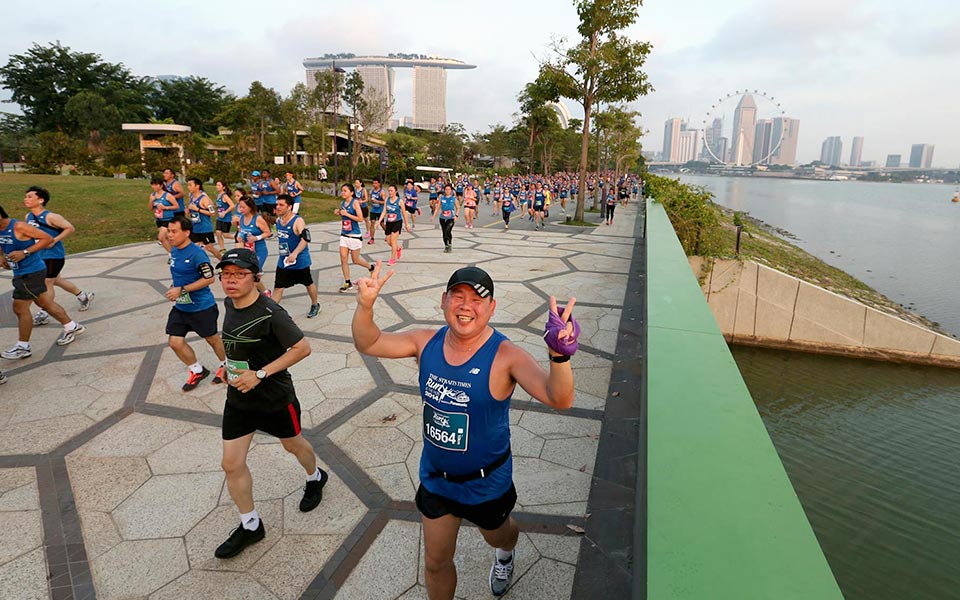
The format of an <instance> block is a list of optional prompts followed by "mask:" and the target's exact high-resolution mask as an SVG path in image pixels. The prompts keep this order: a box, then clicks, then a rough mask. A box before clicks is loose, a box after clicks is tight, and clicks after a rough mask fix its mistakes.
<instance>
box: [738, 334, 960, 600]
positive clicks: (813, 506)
mask: <svg viewBox="0 0 960 600" xmlns="http://www.w3.org/2000/svg"><path fill="white" fill-rule="evenodd" d="M734 356H735V358H736V360H737V363H738V365H739V366H740V370H741V372H742V373H743V376H744V380H745V381H746V382H747V386H748V387H749V388H750V392H751V394H752V395H753V397H754V400H755V402H756V405H757V408H758V410H759V411H760V414H761V416H762V417H763V420H764V423H765V425H766V427H767V430H768V432H769V433H770V436H771V438H772V439H773V442H774V444H775V446H776V448H777V451H778V452H779V454H780V458H781V460H782V461H783V464H784V466H785V467H786V470H787V473H788V474H789V476H790V479H791V481H792V482H793V485H794V488H795V489H796V491H797V495H798V496H799V498H800V501H801V503H802V504H803V507H804V509H805V511H806V513H807V516H808V518H809V519H810V522H811V524H812V525H813V528H814V531H815V532H816V534H817V538H818V539H819V540H820V544H821V546H822V547H823V550H824V553H825V554H826V556H827V560H828V561H829V563H830V566H831V568H832V569H833V572H834V574H835V575H836V577H837V581H838V582H839V583H840V587H841V589H842V590H843V593H844V595H845V597H846V598H847V599H848V600H857V599H864V600H867V599H869V600H886V599H890V600H894V599H895V600H902V599H913V598H918V599H919V598H922V599H940V598H942V599H944V600H946V599H948V598H950V599H955V598H958V597H960V467H958V465H960V373H958V372H957V371H952V370H945V369H936V368H931V367H920V366H907V365H893V364H888V363H880V362H872V361H860V360H854V359H844V358H835V357H821V356H813V355H806V354H798V353H790V352H780V351H771V350H760V349H753V348H735V349H734Z"/></svg>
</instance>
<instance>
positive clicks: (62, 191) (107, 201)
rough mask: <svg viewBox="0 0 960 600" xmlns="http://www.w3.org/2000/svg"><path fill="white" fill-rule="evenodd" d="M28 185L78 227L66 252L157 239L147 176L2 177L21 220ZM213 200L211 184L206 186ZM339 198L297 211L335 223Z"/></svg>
mask: <svg viewBox="0 0 960 600" xmlns="http://www.w3.org/2000/svg"><path fill="white" fill-rule="evenodd" d="M31 185H39V186H41V187H44V188H46V189H48V190H49V191H50V203H49V208H50V210H51V211H53V212H55V213H59V214H61V215H63V216H64V218H66V219H67V220H68V221H70V222H71V223H72V224H73V225H74V227H76V228H77V231H76V233H74V234H73V235H72V236H70V237H69V238H67V239H66V240H65V241H64V245H65V246H66V248H67V252H68V253H70V254H73V253H77V252H86V251H88V250H98V249H100V248H108V247H110V246H119V245H121V244H130V243H134V242H146V241H152V240H155V239H156V238H157V227H156V224H155V222H154V218H153V212H152V211H151V210H150V208H149V207H148V204H147V198H148V197H149V196H150V192H151V189H150V183H149V181H148V180H146V179H111V178H106V177H78V176H69V177H65V176H62V175H30V174H23V173H7V174H3V175H0V206H3V207H4V209H6V211H7V213H8V214H9V215H10V216H11V217H15V218H18V219H22V218H23V217H24V215H26V213H27V209H26V208H24V206H23V196H24V193H25V192H26V190H27V188H28V187H30V186H31ZM204 187H205V188H206V191H207V194H209V195H210V197H211V198H214V197H215V196H216V188H215V187H214V186H213V185H207V186H204ZM337 206H339V201H338V199H336V198H334V197H333V196H328V195H326V194H319V193H313V192H308V193H306V194H304V200H303V201H302V202H301V207H300V214H301V215H302V216H303V217H304V219H306V220H307V222H309V223H317V222H321V221H336V220H338V217H337V216H336V215H334V214H333V210H334V209H335V208H336V207H337Z"/></svg>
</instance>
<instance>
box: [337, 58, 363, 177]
mask: <svg viewBox="0 0 960 600" xmlns="http://www.w3.org/2000/svg"><path fill="white" fill-rule="evenodd" d="M343 101H344V103H345V104H346V105H347V107H348V108H349V109H350V112H351V113H353V118H352V121H353V125H354V126H351V127H350V179H351V180H353V170H354V168H356V166H357V159H358V158H359V157H360V155H359V154H357V153H356V152H354V151H353V150H354V146H356V144H357V141H356V138H355V137H354V136H355V132H357V127H355V125H357V123H358V119H359V115H360V113H361V112H362V111H363V110H365V109H366V106H367V99H366V98H365V97H364V94H363V78H362V77H361V76H360V73H358V72H356V71H354V72H353V73H350V74H349V75H347V76H346V78H345V79H344V82H343Z"/></svg>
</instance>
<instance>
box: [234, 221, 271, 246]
mask: <svg viewBox="0 0 960 600" xmlns="http://www.w3.org/2000/svg"><path fill="white" fill-rule="evenodd" d="M237 231H238V232H240V233H242V234H244V235H245V237H244V238H243V239H242V240H241V242H243V246H244V248H249V249H251V250H253V251H254V252H256V253H257V255H258V256H259V255H260V253H261V252H262V253H263V254H264V255H266V253H267V242H265V241H264V240H259V241H258V240H257V239H256V237H257V236H258V235H263V231H262V230H261V229H260V227H259V226H258V225H257V215H250V221H249V222H248V223H244V221H243V216H242V215H241V216H240V221H239V222H238V223H237Z"/></svg>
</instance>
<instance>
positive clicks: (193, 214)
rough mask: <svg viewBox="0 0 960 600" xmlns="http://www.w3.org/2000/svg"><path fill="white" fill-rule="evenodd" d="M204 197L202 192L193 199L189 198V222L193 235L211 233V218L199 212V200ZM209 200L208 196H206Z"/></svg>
mask: <svg viewBox="0 0 960 600" xmlns="http://www.w3.org/2000/svg"><path fill="white" fill-rule="evenodd" d="M204 196H206V194H205V193H204V192H200V195H199V196H197V197H196V198H194V197H193V196H191V197H190V205H189V209H190V210H189V212H190V222H191V223H193V232H194V233H213V218H212V217H211V215H205V214H203V213H201V212H200V199H201V198H203V197H204ZM207 197H208V198H209V196H207Z"/></svg>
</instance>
